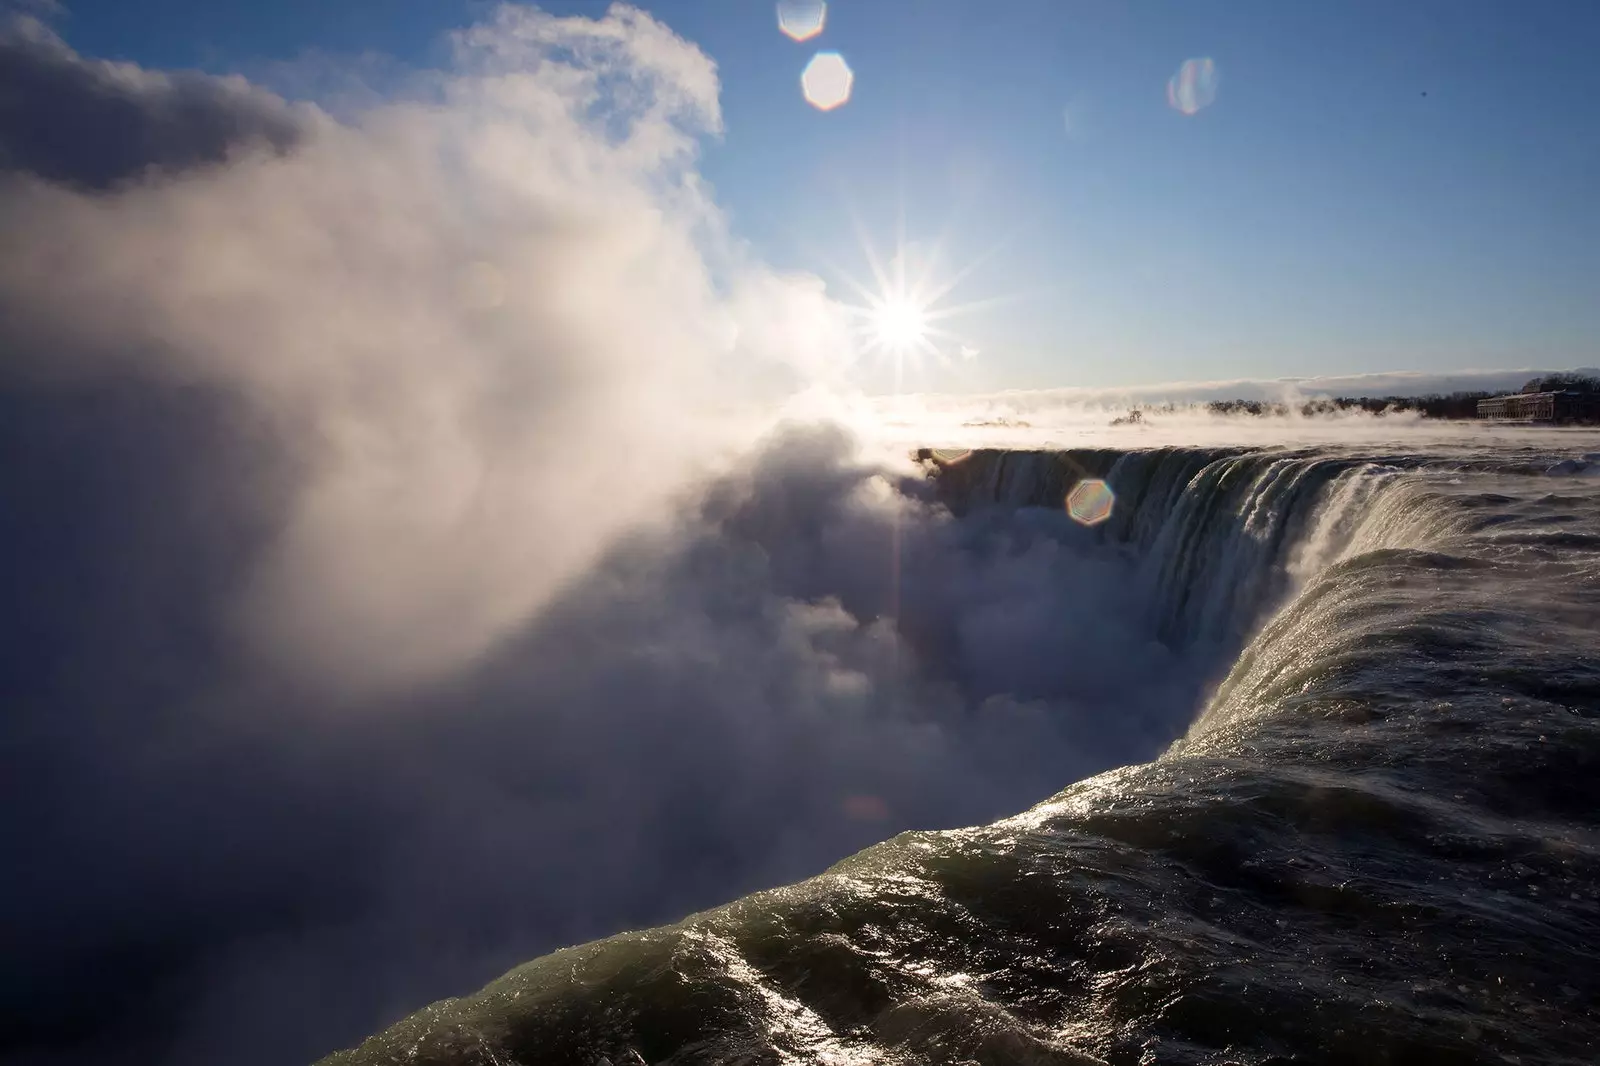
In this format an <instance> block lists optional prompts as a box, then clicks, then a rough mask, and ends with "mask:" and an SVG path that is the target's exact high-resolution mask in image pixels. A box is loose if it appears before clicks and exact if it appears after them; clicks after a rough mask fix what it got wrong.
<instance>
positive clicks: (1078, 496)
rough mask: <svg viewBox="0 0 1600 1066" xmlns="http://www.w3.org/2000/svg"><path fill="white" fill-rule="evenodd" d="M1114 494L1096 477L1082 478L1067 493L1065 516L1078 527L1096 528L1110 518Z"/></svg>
mask: <svg viewBox="0 0 1600 1066" xmlns="http://www.w3.org/2000/svg"><path fill="white" fill-rule="evenodd" d="M1115 500H1116V494H1115V493H1113V492H1112V491H1111V486H1110V485H1107V484H1106V483H1105V482H1104V481H1101V480H1100V479H1099V478H1097V477H1090V478H1084V479H1083V480H1082V481H1080V482H1078V483H1077V484H1076V485H1074V486H1072V491H1071V492H1069V493H1067V514H1069V515H1071V516H1072V520H1073V521H1074V522H1077V523H1078V524H1080V525H1085V526H1097V525H1099V524H1100V523H1101V522H1104V521H1105V520H1106V519H1108V518H1110V517H1111V507H1112V504H1113V503H1114V502H1115Z"/></svg>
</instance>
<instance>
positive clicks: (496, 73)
mask: <svg viewBox="0 0 1600 1066" xmlns="http://www.w3.org/2000/svg"><path fill="white" fill-rule="evenodd" d="M30 32H31V33H32V35H33V37H34V43H35V44H36V45H37V47H36V48H35V49H34V51H35V52H39V51H46V52H48V53H49V54H50V55H51V56H52V57H53V58H54V59H56V60H57V61H58V65H59V63H60V62H68V61H70V62H77V63H80V64H82V65H83V66H85V67H87V66H88V64H87V63H86V62H85V61H78V60H76V57H75V56H72V54H71V53H70V50H68V49H67V48H66V46H65V45H63V44H61V42H60V41H59V40H57V39H55V38H53V37H51V36H49V34H48V31H45V30H43V29H42V28H40V27H39V26H38V25H37V24H33V25H32V27H31V30H30ZM455 52H456V66H455V69H454V71H453V72H451V73H450V74H448V75H443V76H440V77H438V78H437V79H436V80H435V81H434V85H433V88H434V91H433V92H432V93H431V94H430V95H429V97H427V98H419V99H413V100H409V101H404V102H399V103H390V104H385V105H382V106H377V107H374V108H371V109H369V110H368V111H366V112H364V113H362V114H360V115H359V116H357V117H356V118H355V119H354V120H353V121H351V122H336V121H334V120H333V119H331V118H329V117H328V116H326V115H324V114H321V113H319V112H316V111H315V110H314V109H311V108H307V107H300V108H296V109H290V108H289V107H288V106H287V105H283V104H281V102H276V103H274V102H273V101H272V100H271V99H270V98H267V97H266V94H264V93H261V92H260V91H259V90H253V89H249V88H248V87H246V86H242V85H238V84H234V83H232V82H230V83H228V85H227V86H224V87H223V88H222V89H218V90H217V92H218V93H222V95H224V96H226V97H228V98H229V99H234V98H236V99H237V100H238V101H243V102H246V103H248V104H249V105H250V106H251V107H252V108H254V109H255V110H257V111H261V110H263V109H264V108H265V109H267V110H270V111H271V113H272V114H273V116H274V118H275V119H276V120H278V121H279V122H280V123H281V122H283V121H286V120H285V119H283V116H287V115H289V114H291V113H293V114H295V116H296V121H297V123H298V126H297V128H296V129H295V136H294V141H295V144H294V147H293V148H292V150H283V149H285V148H286V142H288V141H289V140H290V138H289V137H287V136H281V137H279V141H280V142H283V143H280V144H278V145H277V146H275V147H277V148H278V149H280V150H277V151H271V150H264V148H263V147H262V146H260V145H258V144H254V145H253V144H245V145H242V146H233V147H232V148H230V150H229V152H228V153H227V155H228V161H227V165H223V166H211V167H204V168H198V169H197V168H195V167H194V166H193V165H192V164H194V163H197V162H202V161H207V160H209V159H214V158H216V157H218V156H219V155H221V154H223V153H221V152H220V151H218V150H216V149H215V148H213V149H212V150H211V151H209V152H207V153H204V154H201V155H198V156H197V154H196V153H194V152H182V151H176V150H174V151H170V152H167V153H166V154H167V155H168V156H175V157H176V158H166V159H157V160H155V161H154V165H155V171H154V174H153V176H151V177H149V178H148V179H146V180H138V175H137V174H136V175H135V176H134V180H131V181H125V182H123V183H122V184H120V185H118V186H116V187H115V188H114V190H113V191H111V192H109V193H105V194H101V195H95V194H91V193H87V192H82V191H77V190H75V189H72V188H69V187H67V186H65V185H62V184H52V183H49V182H47V181H42V180H39V179H38V178H37V177H34V176H29V177H25V178H17V179H12V180H11V181H10V183H9V185H8V187H7V188H6V190H5V192H6V195H5V198H4V204H3V206H0V234H3V235H4V241H5V245H6V248H7V252H8V254H7V256H6V260H5V264H4V266H3V268H0V302H3V306H5V307H6V308H7V309H8V310H9V311H10V312H11V315H12V317H14V318H16V319H19V320H22V321H23V322H24V323H25V325H26V331H25V337H26V342H27V348H28V350H27V351H24V352H17V353H12V354H11V356H10V357H9V361H12V370H13V371H16V370H18V369H24V367H23V366H21V365H20V364H32V367H31V370H33V371H34V372H38V371H39V370H40V369H41V368H45V369H47V370H48V371H49V372H52V373H55V374H62V373H64V372H70V374H71V375H73V376H76V377H81V376H100V375H119V374H135V375H139V376H149V377H153V378H156V379H158V380H161V381H164V382H168V383H184V384H198V385H202V386H209V387H220V388H221V389H223V390H225V391H226V392H228V393H230V394H232V395H234V396H237V397H241V398H243V399H244V400H245V401H246V402H247V405H248V409H249V410H250V412H251V414H252V416H253V417H255V418H258V419H260V420H262V422H263V423H264V424H265V425H266V426H268V427H269V428H270V432H271V435H272V436H273V438H274V439H275V440H276V441H277V442H278V444H279V446H280V447H281V448H282V449H283V450H284V452H285V454H286V455H287V456H288V457H289V459H290V461H291V462H292V464H293V465H294V466H295V467H296V469H297V470H298V471H299V474H300V480H299V483H298V485H297V488H296V490H295V491H294V493H293V495H292V499H291V500H290V501H289V505H288V507H289V509H288V513H287V514H285V515H284V516H283V519H282V527H281V533H280V535H279V537H278V538H277V540H276V543H275V544H274V545H273V547H272V549H271V551H270V555H269V557H268V558H267V559H266V560H265V561H264V562H263V564H262V566H261V567H260V568H259V570H258V571H257V573H256V576H255V579H254V587H253V588H252V589H251V590H250V591H249V593H248V606H247V614H246V623H247V625H248V627H249V628H250V629H251V630H252V631H254V632H255V633H256V634H257V635H258V636H259V637H262V638H264V640H265V645H266V646H267V647H268V648H270V649H272V650H273V651H274V652H276V653H277V655H278V657H279V660H280V661H281V662H283V663H285V664H288V665H291V666H293V667H294V668H296V669H297V670H298V669H305V668H309V669H310V670H311V671H312V672H313V673H314V674H316V675H319V676H322V677H324V678H326V677H330V676H336V677H337V678H338V679H340V680H343V681H350V682H358V683H365V682H368V681H373V680H392V681H398V680H404V679H406V678H408V677H415V676H419V675H426V674H428V673H432V672H435V671H437V670H439V669H441V668H445V667H449V666H451V665H455V664H459V663H461V662H462V661H463V660H465V659H468V658H470V657H472V656H473V655H476V654H478V653H480V652H481V651H483V650H484V649H485V648H486V647H487V646H488V645H489V644H490V643H491V642H492V641H493V640H494V639H495V638H496V637H497V636H498V635H499V634H500V633H502V632H504V631H505V629H506V628H507V627H508V626H510V625H512V624H514V623H516V622H518V621H520V620H522V619H524V618H526V617H527V616H528V614H529V613H530V611H532V610H533V609H534V608H536V607H537V606H538V605H539V604H540V603H541V602H543V601H544V600H545V599H547V598H548V597H549V596H550V595H551V594H552V593H553V592H554V591H555V590H556V589H557V588H559V587H560V585H561V584H562V582H563V581H565V580H567V579H568V578H570V577H571V576H572V575H574V574H575V573H576V572H578V571H580V570H581V569H582V568H583V567H584V566H585V565H586V564H588V563H589V562H591V561H592V560H593V559H594V557H595V555H596V553H597V552H598V551H599V550H600V548H601V547H603V545H604V544H605V543H606V542H607V541H608V540H610V539H611V538H612V537H613V536H614V535H615V534H616V533H617V532H619V531H620V530H621V529H623V528H625V527H627V526H629V525H630V524H632V523H634V522H636V521H637V520H639V519H640V518H642V517H646V516H648V515H650V514H651V513H652V512H653V511H655V510H658V509H659V508H660V507H661V506H662V505H663V503H664V502H665V500H666V499H667V498H668V497H669V495H670V494H671V493H672V492H673V491H674V490H675V489H676V488H677V487H678V486H680V485H681V484H682V479H683V477H684V476H685V475H686V473H687V472H688V471H689V470H691V469H693V468H695V466H696V465H697V464H698V463H700V462H701V461H702V460H704V459H705V457H706V456H707V454H708V448H709V447H710V446H711V445H712V444H713V443H714V436H713V431H714V427H713V426H712V425H710V424H708V423H707V422H706V421H705V419H704V418H703V417H702V415H703V413H704V412H706V411H707V410H708V409H711V408H712V407H713V405H720V406H721V407H722V408H726V407H727V406H728V405H729V403H730V402H731V400H732V399H734V398H739V399H744V398H747V397H748V395H749V394H748V393H745V392H741V393H734V394H730V392H729V390H728V389H727V388H726V387H725V385H723V384H722V383H723V382H726V381H728V380H729V379H736V380H739V381H740V382H741V383H743V384H747V385H748V384H750V383H751V380H750V379H751V378H752V377H759V371H752V370H751V367H750V363H749V362H748V361H749V360H767V361H769V362H770V361H773V360H776V361H778V362H780V363H781V362H789V361H791V360H792V359H793V358H795V357H797V356H800V355H801V353H802V352H804V353H805V354H804V355H803V356H802V357H801V358H800V359H799V361H800V362H802V363H803V362H804V361H805V360H806V359H808V358H809V359H815V358H816V355H815V353H816V352H818V351H825V350H827V349H828V347H829V346H833V345H836V344H837V343H839V341H840V339H841V337H842V334H839V333H835V332H833V331H832V327H830V325H829V310H828V307H827V304H826V301H825V300H823V299H822V298H821V297H820V293H819V292H818V291H817V289H816V287H815V286H814V285H805V284H800V285H794V284H791V283H790V282H789V281H787V280H786V279H782V278H776V277H774V276H772V275H770V274H768V273H766V272H764V271H762V270H760V269H759V268H756V267H752V266H750V265H748V264H738V263H736V262H735V260H734V258H733V257H732V255H731V253H728V254H726V255H725V256H724V258H723V260H722V261H723V263H733V265H734V270H733V272H732V277H731V278H729V277H718V276H716V275H715V273H714V270H713V267H712V266H710V265H708V259H707V255H706V249H707V248H711V249H713V251H714V252H715V251H716V250H718V249H720V250H721V251H722V252H723V253H727V248H728V242H727V241H726V240H725V238H723V237H722V235H721V234H720V231H719V220H718V217H717V214H716V211H715V208H714V207H713V206H712V205H711V204H710V202H709V201H708V199H707V198H706V195H705V192H704V190H703V189H702V187H701V185H700V182H699V180H698V176H697V174H696V172H695V170H694V167H693V163H694V155H695V147H696V143H697V138H699V137H701V136H703V135H706V134H714V133H716V132H717V131H718V130H719V129H720V123H721V118H720V113H719V109H718V102H717V91H718V86H717V77H716V70H715V67H714V65H713V64H712V63H711V61H710V60H709V59H707V58H706V57H705V56H704V55H703V54H702V53H701V52H699V51H698V50H697V49H696V48H695V47H694V46H692V45H690V44H688V43H687V42H685V41H683V40H682V39H680V38H678V37H677V36H675V35H674V34H673V33H672V32H671V31H669V30H668V29H666V28H665V27H664V26H662V25H661V24H660V23H658V22H656V21H654V20H653V19H651V18H650V17H649V16H647V15H645V14H643V13H641V12H639V11H636V10H633V9H630V8H626V7H622V6H617V7H613V8H612V9H611V11H610V12H609V13H608V14H607V15H606V16H605V17H604V18H601V19H594V20H591V19H584V18H555V17H551V16H549V15H547V14H544V13H542V12H539V11H537V10H534V9H530V8H524V7H516V6H509V5H508V6H505V7H502V8H500V9H499V10H498V11H497V12H496V14H495V15H494V17H493V18H492V19H491V20H490V21H489V22H487V23H485V24H483V25H480V26H477V27H475V28H473V29H470V30H468V31H465V32H463V33H461V34H459V35H457V36H456V38H455ZM63 57H65V58H63ZM120 76H121V77H122V79H123V81H124V82H125V83H127V82H132V83H135V84H139V83H140V82H141V79H142V81H143V82H144V83H149V84H150V85H153V86H154V88H153V89H149V90H148V91H147V92H146V96H148V95H149V93H150V92H155V93H158V94H162V95H161V100H162V102H163V105H164V106H166V107H167V110H169V111H171V110H175V109H176V110H178V111H182V110H183V109H182V108H181V107H175V105H170V104H167V103H166V101H168V100H169V98H170V97H172V96H173V95H174V92H175V91H176V90H173V89H172V86H174V85H175V86H178V87H179V89H182V88H183V87H184V86H188V87H189V88H190V89H194V88H195V87H201V88H207V89H209V86H210V85H211V84H212V82H211V81H208V80H207V79H205V78H204V77H203V76H199V75H195V76H189V77H188V79H187V80H186V81H185V80H183V79H176V80H174V79H169V78H165V77H164V76H158V75H145V74H143V73H142V72H139V71H138V70H137V68H130V67H126V66H124V67H123V68H121V75H120ZM224 89H225V90H226V92H224V91H223V90H224ZM230 94H231V95H230ZM191 95H197V94H195V93H191ZM263 99H266V100H267V102H266V103H265V104H263V102H262V101H263ZM144 100H145V97H136V98H135V99H134V101H133V103H132V104H130V105H129V106H130V107H131V108H133V109H135V110H136V109H137V106H138V105H139V103H140V102H142V101H144ZM225 102H226V101H225ZM219 106H221V105H219ZM191 110H192V108H191ZM274 129H277V127H274ZM157 147H165V142H163V144H162V145H158V146H157ZM266 147H274V146H266ZM163 163H166V164H169V165H168V166H167V167H166V168H165V170H163V169H162V168H161V164H163ZM173 164H175V165H173ZM53 176H56V175H48V174H47V175H46V177H53ZM24 309H25V310H24ZM773 321H775V322H778V323H780V324H781V326H782V328H781V329H779V328H778V327H769V326H767V325H765V323H768V322H773ZM796 322H802V323H804V324H805V325H806V326H807V328H806V329H803V330H796V329H793V328H792V327H793V325H794V324H795V323H796ZM796 338H798V340H797V339H796ZM835 350H837V349H835Z"/></svg>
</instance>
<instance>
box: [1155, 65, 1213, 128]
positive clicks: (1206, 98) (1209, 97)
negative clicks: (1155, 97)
mask: <svg viewBox="0 0 1600 1066" xmlns="http://www.w3.org/2000/svg"><path fill="white" fill-rule="evenodd" d="M1216 98H1217V65H1216V64H1215V63H1213V62H1212V61H1211V60H1210V59H1207V58H1200V59H1185V60H1184V61H1183V66H1181V67H1179V68H1178V72H1177V73H1176V74H1174V75H1173V76H1172V77H1170V78H1168V79H1167V104H1168V105H1169V106H1171V107H1172V108H1174V109H1175V110H1177V111H1181V112H1183V113H1184V114H1185V115H1198V114H1199V113H1200V111H1201V110H1202V109H1203V108H1206V107H1209V106H1211V103H1212V102H1213V101H1214V100H1216Z"/></svg>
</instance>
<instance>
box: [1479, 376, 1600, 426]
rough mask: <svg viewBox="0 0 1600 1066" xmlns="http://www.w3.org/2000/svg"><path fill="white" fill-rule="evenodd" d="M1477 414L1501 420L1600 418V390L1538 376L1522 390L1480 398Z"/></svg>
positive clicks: (1527, 420)
mask: <svg viewBox="0 0 1600 1066" xmlns="http://www.w3.org/2000/svg"><path fill="white" fill-rule="evenodd" d="M1478 417H1479V418H1490V419H1494V420H1495V421H1499V422H1543V423H1549V424H1560V423H1566V422H1600V392H1597V391H1595V390H1594V389H1593V388H1592V387H1590V386H1589V384H1588V383H1587V382H1568V381H1561V380H1541V379H1538V378H1536V379H1534V380H1533V381H1530V382H1528V383H1527V384H1526V385H1524V386H1523V387H1522V391H1521V392H1517V393H1512V394H1511V395H1510V396H1491V397H1489V398H1488V399H1486V400H1479V401H1478Z"/></svg>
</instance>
